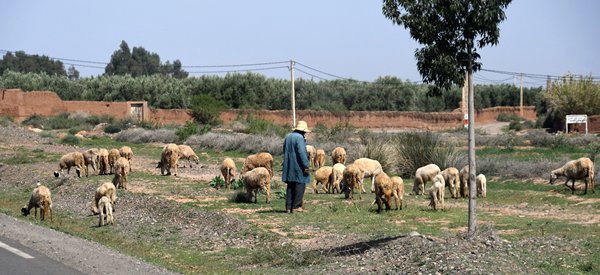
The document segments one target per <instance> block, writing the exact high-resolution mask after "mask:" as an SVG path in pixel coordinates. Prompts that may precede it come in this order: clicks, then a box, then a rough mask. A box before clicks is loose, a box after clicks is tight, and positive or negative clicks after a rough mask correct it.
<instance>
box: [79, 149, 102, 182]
mask: <svg viewBox="0 0 600 275" xmlns="http://www.w3.org/2000/svg"><path fill="white" fill-rule="evenodd" d="M82 154H83V162H84V163H85V176H86V177H87V176H88V171H89V168H88V165H91V166H92V169H94V173H96V176H97V175H98V172H99V169H98V149H97V148H92V149H88V150H85V151H84V152H83V153H82Z"/></svg>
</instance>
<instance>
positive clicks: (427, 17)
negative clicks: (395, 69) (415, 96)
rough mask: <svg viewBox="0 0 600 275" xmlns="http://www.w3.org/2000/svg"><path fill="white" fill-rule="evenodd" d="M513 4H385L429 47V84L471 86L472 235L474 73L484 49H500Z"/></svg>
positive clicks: (388, 13)
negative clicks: (465, 82) (502, 26)
mask: <svg viewBox="0 0 600 275" xmlns="http://www.w3.org/2000/svg"><path fill="white" fill-rule="evenodd" d="M510 2H511V0H433V1H431V0H383V14H384V16H385V17H387V18H389V19H390V20H392V22H393V23H395V24H398V25H401V26H404V27H405V28H407V29H408V30H409V32H410V35H411V37H412V38H414V39H415V40H417V42H419V43H420V44H423V45H425V46H424V47H423V48H421V49H418V50H417V51H416V52H415V58H416V59H417V69H418V70H419V73H420V74H421V76H422V77H423V81H424V82H426V83H433V84H435V87H437V88H438V89H437V90H438V91H439V88H445V89H446V90H447V89H450V88H451V86H452V85H453V84H455V85H461V84H462V83H463V80H464V75H465V73H467V75H468V82H469V108H468V109H469V169H470V170H469V186H470V194H469V233H470V234H471V235H474V234H475V232H476V230H477V220H476V213H475V198H476V196H477V194H476V188H474V187H475V129H474V126H475V125H474V114H475V112H474V109H475V108H474V96H473V95H474V92H473V72H474V71H477V70H479V69H480V68H481V63H479V62H478V59H479V58H480V55H479V53H477V49H478V48H482V47H484V46H485V45H488V44H491V45H496V44H498V39H499V37H500V29H499V28H498V24H500V22H502V21H503V20H504V19H505V18H506V15H505V14H504V9H505V8H506V7H507V6H508V4H510Z"/></svg>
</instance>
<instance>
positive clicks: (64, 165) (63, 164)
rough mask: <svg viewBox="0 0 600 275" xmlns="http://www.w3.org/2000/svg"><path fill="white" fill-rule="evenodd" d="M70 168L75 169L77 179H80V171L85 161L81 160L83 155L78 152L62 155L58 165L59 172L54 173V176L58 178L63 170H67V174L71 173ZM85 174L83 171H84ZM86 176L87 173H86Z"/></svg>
mask: <svg viewBox="0 0 600 275" xmlns="http://www.w3.org/2000/svg"><path fill="white" fill-rule="evenodd" d="M71 167H75V171H76V172H77V177H81V171H82V170H83V169H84V167H85V161H84V158H83V154H82V153H80V152H71V153H67V154H65V155H63V156H62V157H61V158H60V162H59V163H58V168H59V171H54V176H55V177H57V178H58V176H59V175H60V174H61V173H62V174H63V176H64V175H65V174H64V173H63V170H64V169H67V174H68V173H69V172H70V171H71ZM84 172H85V170H84ZM86 174H87V172H86Z"/></svg>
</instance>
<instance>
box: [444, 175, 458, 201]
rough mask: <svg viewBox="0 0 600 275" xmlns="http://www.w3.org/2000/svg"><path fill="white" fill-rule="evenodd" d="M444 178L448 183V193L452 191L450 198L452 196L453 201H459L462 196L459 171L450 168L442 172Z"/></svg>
mask: <svg viewBox="0 0 600 275" xmlns="http://www.w3.org/2000/svg"><path fill="white" fill-rule="evenodd" d="M442 176H443V177H444V180H445V181H446V185H447V186H448V191H450V196H452V198H453V199H458V197H459V196H460V195H459V193H460V176H459V172H458V169H456V168H454V167H448V168H446V169H445V170H444V171H442Z"/></svg>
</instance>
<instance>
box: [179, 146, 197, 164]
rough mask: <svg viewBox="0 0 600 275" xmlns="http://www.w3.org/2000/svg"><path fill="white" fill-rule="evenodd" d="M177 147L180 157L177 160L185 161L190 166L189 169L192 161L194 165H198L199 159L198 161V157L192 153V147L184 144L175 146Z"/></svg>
mask: <svg viewBox="0 0 600 275" xmlns="http://www.w3.org/2000/svg"><path fill="white" fill-rule="evenodd" d="M177 147H179V152H180V153H181V156H179V158H180V159H186V160H187V162H188V164H189V165H190V168H192V161H194V162H195V163H196V165H198V164H200V159H198V156H197V155H196V152H194V149H192V147H190V146H188V145H185V144H182V145H177ZM183 167H185V165H183Z"/></svg>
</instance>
